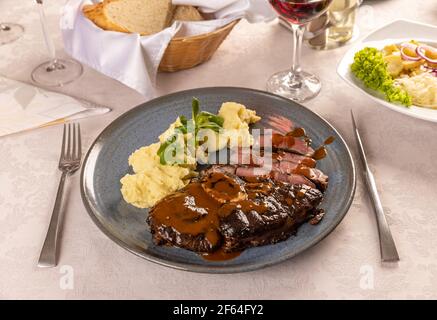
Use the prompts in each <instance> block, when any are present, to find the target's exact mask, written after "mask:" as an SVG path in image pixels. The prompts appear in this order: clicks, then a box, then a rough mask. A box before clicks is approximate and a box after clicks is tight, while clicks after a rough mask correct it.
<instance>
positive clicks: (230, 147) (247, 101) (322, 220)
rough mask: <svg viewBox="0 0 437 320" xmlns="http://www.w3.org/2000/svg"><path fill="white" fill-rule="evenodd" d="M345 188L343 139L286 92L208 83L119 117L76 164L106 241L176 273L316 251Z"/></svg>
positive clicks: (342, 208)
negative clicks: (80, 169) (282, 94)
mask: <svg viewBox="0 0 437 320" xmlns="http://www.w3.org/2000/svg"><path fill="white" fill-rule="evenodd" d="M354 191H355V167H354V163H353V160H352V157H351V153H350V151H349V148H348V146H347V145H346V143H345V141H344V140H343V138H342V137H341V135H340V134H339V133H338V132H337V131H336V130H335V129H334V128H333V127H332V126H331V125H330V124H329V123H328V122H327V121H325V120H324V119H322V118H321V117H320V116H318V115H317V114H315V113H314V112H312V111H310V110H308V109H307V108H305V107H303V106H302V105H299V104H297V103H295V102H293V101H290V100H288V99H285V98H282V97H279V96H276V95H273V94H270V93H267V92H263V91H257V90H252V89H245V88H231V87H217V88H199V89H193V90H187V91H182V92H177V93H173V94H170V95H167V96H163V97H160V98H157V99H154V100H151V101H149V102H147V103H144V104H143V105H140V106H138V107H136V108H134V109H132V110H130V111H128V112H127V113H125V114H123V115H122V116H120V117H119V118H118V119H116V120H115V121H114V122H112V123H111V124H110V125H109V126H108V127H106V128H105V129H104V130H103V132H102V133H101V134H100V135H99V136H98V137H97V139H96V140H95V141H94V143H93V144H92V146H91V147H90V149H89V151H88V152H87V155H86V157H85V160H84V165H83V167H82V173H81V193H82V199H83V202H84V204H85V207H86V208H87V210H88V212H89V214H90V216H91V218H92V219H93V221H94V222H95V223H96V224H97V226H98V227H99V228H100V229H101V230H102V231H103V232H104V233H105V234H106V235H107V236H108V237H109V238H110V239H112V240H113V241H115V242H116V243H117V244H119V245H120V246H122V247H123V248H125V249H127V250H128V251H130V252H132V253H134V254H135V255H137V256H140V257H142V258H145V259H147V260H150V261H153V262H156V263H159V264H162V265H165V266H169V267H174V268H177V269H182V270H187V271H195V272H209V273H232V272H243V271H249V270H254V269H258V268H262V267H266V266H269V265H272V264H275V263H278V262H281V261H284V260H286V259H289V258H291V257H293V256H295V255H297V254H298V253H300V252H302V251H304V250H306V249H308V248H310V247H312V246H314V245H315V244H316V243H318V242H319V241H321V240H322V239H324V238H325V237H326V236H327V235H328V234H329V233H330V232H331V231H332V230H334V228H335V227H336V226H337V225H338V224H339V223H340V221H341V220H342V219H343V217H344V216H345V214H346V213H347V211H348V209H349V207H350V205H351V202H352V199H353V195H354Z"/></svg>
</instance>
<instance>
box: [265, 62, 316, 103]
mask: <svg viewBox="0 0 437 320" xmlns="http://www.w3.org/2000/svg"><path fill="white" fill-rule="evenodd" d="M321 88H322V84H321V82H320V80H319V78H317V77H316V76H315V75H313V74H311V73H308V72H305V71H301V72H299V73H298V74H296V75H293V74H292V73H291V71H290V70H285V71H281V72H278V73H275V74H274V75H272V76H271V77H270V79H269V80H268V81H267V91H269V92H271V93H275V94H277V95H280V96H283V97H285V98H288V99H291V100H293V101H296V102H304V101H307V100H309V99H312V98H314V97H315V96H317V94H318V93H319V92H320V89H321Z"/></svg>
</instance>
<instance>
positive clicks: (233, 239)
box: [147, 166, 323, 252]
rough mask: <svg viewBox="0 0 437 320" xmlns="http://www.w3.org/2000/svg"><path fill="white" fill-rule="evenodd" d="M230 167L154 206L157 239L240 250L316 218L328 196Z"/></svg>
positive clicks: (216, 168) (153, 228)
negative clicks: (236, 172) (241, 174)
mask: <svg viewBox="0 0 437 320" xmlns="http://www.w3.org/2000/svg"><path fill="white" fill-rule="evenodd" d="M222 169H223V170H222ZM226 170H229V171H230V167H229V166H226V168H220V167H219V166H213V167H211V168H210V169H208V170H207V171H206V172H204V173H203V174H201V175H200V176H199V178H197V179H196V180H195V181H193V182H191V183H190V184H188V185H187V186H186V187H185V188H183V189H182V190H180V191H178V192H175V193H174V194H172V195H170V196H167V197H166V198H164V199H163V200H161V201H160V202H159V203H157V204H156V205H155V206H154V207H153V208H151V210H150V213H149V217H148V219H147V222H148V223H149V225H150V228H151V231H152V235H153V239H154V241H155V243H156V244H158V245H172V246H177V247H181V248H185V249H188V250H192V251H195V252H213V251H215V250H217V249H218V248H219V247H221V248H222V249H223V250H224V251H225V252H234V251H240V250H243V249H245V248H249V247H254V246H260V245H265V244H272V243H276V242H278V241H282V240H285V239H287V238H288V237H289V236H290V235H292V234H293V233H294V232H295V230H296V229H297V228H298V226H299V225H300V224H301V223H303V222H305V221H307V220H308V219H310V218H311V217H312V213H313V211H314V209H315V208H316V207H317V205H318V204H319V203H320V201H321V200H322V198H323V195H322V193H321V192H320V191H319V190H317V189H314V188H311V187H310V186H307V185H304V184H289V183H281V182H275V181H274V180H272V179H270V178H269V177H260V176H258V177H255V178H254V177H245V178H239V177H238V176H236V175H234V174H232V173H229V172H226Z"/></svg>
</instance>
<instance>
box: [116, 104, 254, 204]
mask: <svg viewBox="0 0 437 320" xmlns="http://www.w3.org/2000/svg"><path fill="white" fill-rule="evenodd" d="M219 115H220V116H221V117H223V119H224V121H223V130H221V132H220V133H216V132H214V131H212V130H207V131H205V132H204V137H206V136H208V138H206V139H205V140H204V141H205V143H204V145H203V147H204V148H205V147H208V148H207V150H208V152H213V151H217V150H220V149H223V148H226V147H227V146H229V147H233V146H236V145H238V144H240V145H242V146H247V147H248V146H250V145H252V144H253V137H252V135H251V134H250V132H249V124H251V123H254V122H257V121H259V120H260V119H261V118H260V117H258V116H257V115H256V112H255V111H253V110H249V109H246V107H245V106H243V105H242V104H239V103H235V102H226V103H223V104H222V106H221V108H220V111H219ZM180 125H181V122H180V119H179V118H177V119H176V121H175V122H174V123H172V124H171V125H170V127H169V128H168V129H167V130H166V131H164V132H163V133H162V134H161V135H160V136H159V142H157V143H154V144H151V145H149V146H145V147H142V148H140V149H138V150H136V151H135V152H134V153H132V154H131V156H130V157H129V165H130V166H131V167H132V169H133V172H134V174H127V175H125V176H124V177H123V178H122V179H121V180H120V182H121V185H122V186H121V193H122V195H123V198H124V200H125V201H126V202H128V203H130V204H132V205H134V206H136V207H138V208H148V207H152V206H153V205H155V204H156V203H157V202H158V201H159V200H161V199H162V198H164V197H165V196H167V195H169V194H171V193H173V192H175V191H177V190H179V189H181V188H183V187H184V186H186V185H187V184H188V182H189V179H190V178H191V177H193V176H195V175H196V171H195V169H196V161H195V158H194V157H192V156H191V155H186V154H185V157H186V158H185V160H186V161H188V162H186V163H191V165H162V164H161V163H160V159H159V156H158V155H157V152H158V149H159V147H160V145H161V143H163V142H165V141H166V140H167V139H168V138H169V137H170V136H171V135H172V134H173V133H174V129H175V128H176V127H178V126H180ZM179 138H181V141H180V143H182V144H183V143H184V142H183V139H184V138H183V136H178V140H179ZM185 139H187V137H185ZM199 149H200V148H199ZM197 155H198V154H196V156H197ZM199 155H200V156H199V157H198V160H199V159H201V160H205V159H207V157H206V156H205V153H202V152H199Z"/></svg>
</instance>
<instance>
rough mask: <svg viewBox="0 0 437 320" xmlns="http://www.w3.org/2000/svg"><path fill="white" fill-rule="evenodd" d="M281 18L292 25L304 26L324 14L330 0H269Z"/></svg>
mask: <svg viewBox="0 0 437 320" xmlns="http://www.w3.org/2000/svg"><path fill="white" fill-rule="evenodd" d="M269 2H270V4H271V5H272V6H273V8H274V9H275V10H276V12H277V13H279V14H280V15H281V16H282V17H284V18H285V19H287V20H288V21H290V22H291V23H294V24H305V23H307V22H309V21H311V20H313V19H315V18H317V17H318V16H319V15H321V14H322V13H324V12H325V11H326V9H327V7H328V6H329V5H330V4H331V2H332V0H269Z"/></svg>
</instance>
